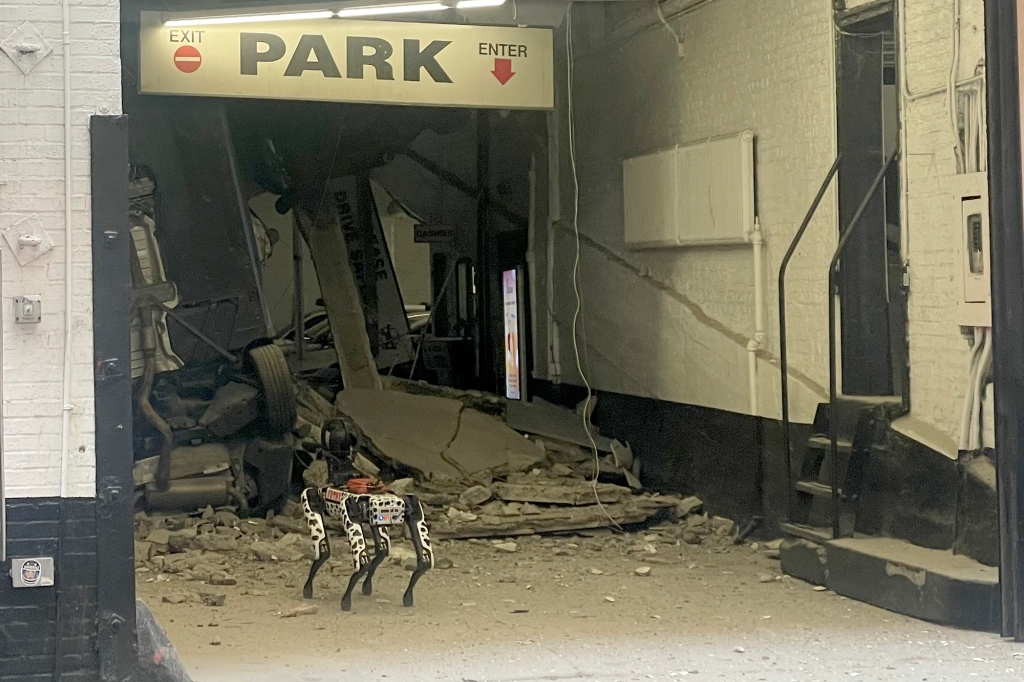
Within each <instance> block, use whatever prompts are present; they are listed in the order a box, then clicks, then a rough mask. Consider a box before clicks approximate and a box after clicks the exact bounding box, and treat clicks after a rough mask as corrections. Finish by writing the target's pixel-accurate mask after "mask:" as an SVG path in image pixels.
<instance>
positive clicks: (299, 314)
mask: <svg viewBox="0 0 1024 682" xmlns="http://www.w3.org/2000/svg"><path fill="white" fill-rule="evenodd" d="M302 239H303V238H302V231H301V230H300V229H299V222H298V220H296V219H294V218H293V219H292V294H293V297H294V299H293V302H292V323H293V324H294V326H295V360H296V366H297V367H298V368H300V369H301V367H302V360H303V356H304V354H305V346H306V343H305V341H306V324H305V321H306V312H305V310H303V306H304V305H305V300H304V298H303V296H304V294H303V290H302Z"/></svg>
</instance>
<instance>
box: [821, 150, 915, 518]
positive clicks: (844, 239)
mask: <svg viewBox="0 0 1024 682" xmlns="http://www.w3.org/2000/svg"><path fill="white" fill-rule="evenodd" d="M899 153H900V148H899V146H897V147H896V148H895V149H894V150H893V151H892V153H891V154H890V155H889V158H887V159H886V160H885V163H884V164H882V170H880V171H878V175H876V176H875V180H874V182H872V183H871V187H870V188H868V193H867V195H866V196H865V197H864V200H863V201H861V202H860V206H858V207H857V212H856V213H854V214H853V218H851V219H850V224H849V225H847V226H846V230H845V231H844V232H843V233H842V236H841V237H840V238H839V245H838V246H836V251H835V253H834V254H832V262H831V263H830V264H829V266H828V440H829V455H830V456H831V458H832V460H831V461H832V471H831V483H832V537H834V538H838V537H840V535H839V467H838V466H836V462H837V457H838V450H839V432H838V431H837V430H836V419H835V414H834V412H835V409H836V397H837V395H838V391H837V389H836V383H837V382H838V379H837V377H836V374H837V371H836V294H837V293H838V292H837V291H836V273H837V271H838V266H839V257H840V256H841V255H842V253H843V249H844V248H846V244H847V243H848V242H849V241H850V237H851V236H852V235H853V233H854V232H855V231H856V230H857V226H858V224H859V223H860V219H861V216H863V215H864V212H865V211H866V210H867V208H868V204H869V203H871V199H872V198H873V197H874V196H875V192H877V191H878V188H879V187H880V186H881V185H882V180H884V179H885V174H886V173H887V172H888V171H889V166H890V165H892V162H893V161H894V160H895V159H896V157H897V156H899Z"/></svg>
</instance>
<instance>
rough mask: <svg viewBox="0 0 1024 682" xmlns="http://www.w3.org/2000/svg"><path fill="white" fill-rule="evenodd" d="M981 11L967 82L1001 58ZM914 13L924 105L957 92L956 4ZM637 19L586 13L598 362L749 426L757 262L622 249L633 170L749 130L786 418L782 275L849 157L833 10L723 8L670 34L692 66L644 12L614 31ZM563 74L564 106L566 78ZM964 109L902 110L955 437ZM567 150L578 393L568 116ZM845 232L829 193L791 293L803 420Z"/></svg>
mask: <svg viewBox="0 0 1024 682" xmlns="http://www.w3.org/2000/svg"><path fill="white" fill-rule="evenodd" d="M962 4H963V21H962V25H963V33H964V38H963V42H962V49H961V65H962V67H961V76H962V77H966V76H969V75H973V73H974V68H975V66H976V65H977V63H978V60H979V59H980V58H981V57H982V56H983V54H984V35H983V22H982V0H964V2H963V3H962ZM907 5H908V6H909V7H908V15H907V17H905V21H906V28H907V33H908V40H907V61H908V74H907V76H908V79H909V82H910V87H911V88H912V89H913V90H914V91H915V92H921V91H925V90H931V89H933V88H936V87H941V86H942V85H944V83H945V80H946V78H947V76H948V72H949V65H950V49H949V35H950V23H951V17H950V10H949V3H948V2H945V1H943V0H921V1H920V2H916V1H915V2H908V3H907ZM628 11H633V10H628V9H627V10H617V9H612V10H607V11H606V10H604V9H602V8H601V7H594V6H585V7H577V8H576V9H575V10H574V14H573V18H574V22H573V23H574V37H575V40H574V43H573V44H574V52H575V61H574V64H575V72H574V88H573V114H574V122H575V131H576V145H575V157H576V167H577V172H578V178H579V186H580V199H579V206H580V209H579V227H580V230H581V233H582V234H583V235H584V240H583V247H582V248H583V251H582V272H581V290H582V292H583V299H584V307H583V309H584V321H585V325H581V329H583V328H584V327H585V332H586V343H585V344H584V346H583V348H582V352H583V361H584V365H585V366H587V367H588V368H589V375H590V378H591V380H592V382H593V383H594V385H595V386H596V387H598V388H601V389H604V390H608V391H615V392H620V393H627V394H632V395H640V396H647V397H654V398H659V399H662V400H669V401H674V402H682V403H689V404H695V405H703V406H708V407H715V408H719V409H725V410H730V411H735V412H749V392H748V378H747V376H748V375H747V354H746V351H745V345H746V342H747V339H749V338H750V337H752V336H753V333H754V314H753V306H754V302H753V292H754V287H753V267H752V255H751V251H750V248H749V247H729V248H690V249H672V250H656V251H631V250H628V249H627V248H626V247H625V245H624V242H623V237H622V234H623V224H622V199H621V197H622V182H621V161H622V159H624V158H628V157H631V156H635V155H638V154H642V153H648V152H652V151H656V150H658V149H661V148H664V147H667V146H670V145H672V144H678V143H685V142H689V141H694V140H700V139H703V138H706V137H710V136H717V135H724V134H731V133H736V132H739V131H741V130H744V129H750V130H753V131H754V132H755V134H756V135H757V142H756V149H757V152H756V153H757V158H756V164H757V168H756V173H757V182H758V186H757V192H758V213H759V216H760V220H761V227H762V230H763V232H764V238H765V273H766V281H765V282H764V285H765V286H764V291H765V296H766V301H765V303H766V323H767V324H766V331H767V348H766V353H765V355H763V356H762V357H761V359H760V360H759V362H758V386H759V399H760V413H761V414H762V415H764V416H768V417H774V418H778V417H779V416H780V404H779V373H778V366H777V357H778V353H779V347H778V305H777V301H778V287H777V276H778V269H779V266H780V263H781V260H782V257H783V255H784V254H785V251H786V248H787V247H788V245H789V242H790V240H791V238H792V236H793V234H794V233H795V231H796V229H797V226H798V225H799V223H800V220H801V219H802V217H803V214H804V212H805V211H806V210H807V208H808V207H809V205H810V202H811V199H812V198H813V196H814V193H815V192H816V191H817V188H818V186H819V184H820V183H821V181H822V179H823V178H824V177H825V173H826V171H827V169H828V167H829V165H830V164H831V162H832V160H833V158H834V155H835V134H836V133H835V106H836V105H835V74H834V42H833V41H834V38H833V26H832V3H831V2H830V0H763V1H761V2H756V3H752V2H748V1H745V0H716V2H714V3H711V4H708V5H707V6H706V7H703V8H701V9H698V10H696V11H693V12H690V13H688V14H685V15H683V16H682V17H679V18H676V19H672V20H671V23H672V26H673V28H675V30H676V31H677V32H678V33H679V35H680V36H681V38H682V41H683V51H684V56H683V57H682V58H680V57H679V54H678V51H677V47H676V41H675V38H674V37H673V36H672V35H671V34H670V33H669V32H668V31H667V30H666V29H665V28H664V27H663V26H662V25H661V24H660V23H659V22H658V20H657V18H656V16H655V15H654V14H653V11H652V10H650V9H644V10H640V12H641V14H640V15H639V17H637V16H634V17H633V18H631V19H630V20H628V21H623V20H622V17H621V16H613V15H612V12H620V13H621V12H628ZM669 13H671V12H669ZM557 77H558V79H559V80H558V88H559V92H560V94H564V93H565V88H566V83H565V80H566V76H565V74H557ZM563 101H564V100H563ZM946 112H947V109H946V99H945V94H944V93H940V94H939V95H936V96H932V97H928V98H923V99H920V100H918V101H915V102H912V103H910V105H909V106H908V108H907V109H906V111H904V112H903V117H904V119H903V120H904V123H905V125H906V128H907V134H908V145H907V146H908V157H909V161H908V166H909V168H908V171H909V203H910V207H909V215H908V216H906V217H905V219H904V220H905V224H904V228H905V229H906V230H908V234H909V251H908V255H909V258H910V261H911V294H910V303H909V319H910V322H909V334H910V351H911V390H912V395H911V402H912V411H913V414H914V416H916V417H918V418H919V419H921V420H923V421H925V422H927V423H928V424H931V425H933V426H935V427H936V428H938V429H940V430H941V431H942V432H944V433H947V434H950V435H952V434H953V433H954V432H955V431H956V429H957V414H958V411H959V409H960V401H961V398H960V391H959V386H961V384H962V383H963V381H962V378H963V375H964V367H965V363H966V357H967V346H966V344H965V343H964V342H963V341H962V340H961V338H960V334H959V329H958V326H957V324H956V319H955V311H956V291H955V289H954V267H955V260H956V258H957V254H956V243H957V241H958V238H959V234H958V232H957V221H956V218H955V217H954V215H953V214H952V211H951V210H950V209H951V203H950V200H949V198H948V191H949V177H950V176H951V175H952V174H953V173H954V172H955V168H954V162H953V152H952V145H953V142H952V139H953V138H952V133H951V132H950V125H949V122H948V114H947V113H946ZM561 134H562V147H563V149H562V151H563V154H562V156H561V159H560V160H561V168H562V178H561V194H562V204H563V216H564V218H565V222H566V226H565V228H564V229H558V230H557V234H558V241H557V254H556V257H557V262H558V263H561V264H562V267H556V268H555V272H556V295H555V300H554V302H553V304H552V306H553V309H554V311H555V314H556V317H557V319H558V321H559V323H560V326H561V329H562V330H563V332H562V338H563V341H562V353H563V355H562V370H563V379H564V380H567V381H570V382H573V383H577V382H579V378H578V376H577V374H576V371H575V367H574V364H575V363H574V356H573V351H572V347H571V332H570V331H569V330H570V325H571V321H572V318H573V312H574V310H575V298H574V295H573V289H572V279H571V264H572V262H573V259H574V256H575V249H576V245H575V239H574V237H573V235H572V232H571V227H572V222H571V221H572V196H573V178H572V175H571V172H570V168H571V160H570V157H569V154H568V144H567V142H566V141H567V140H568V128H567V125H566V120H565V117H564V116H563V117H562V130H561ZM833 189H834V188H833ZM836 219H837V218H836V195H835V192H834V191H830V192H829V194H827V195H826V197H825V200H824V201H823V202H822V205H821V207H820V208H819V210H818V213H817V215H816V217H815V219H814V220H813V221H812V223H811V225H810V227H809V229H808V231H807V234H806V236H805V237H804V240H803V242H802V243H801V246H800V248H799V249H798V251H797V253H796V256H795V257H794V259H793V260H792V262H791V263H790V268H789V274H788V277H787V302H788V305H787V311H788V325H789V334H788V339H789V358H790V364H791V367H792V368H793V369H794V370H795V371H796V373H798V374H799V376H797V377H794V378H791V382H790V386H791V391H792V400H793V408H794V409H793V412H794V416H795V418H797V419H799V420H801V421H804V422H809V421H810V419H811V418H812V416H813V410H814V406H815V404H816V403H817V402H819V401H821V400H823V399H824V397H825V395H827V394H825V393H823V387H826V386H827V384H828V335H827V329H828V325H827V306H828V298H827V277H826V275H827V272H826V271H827V262H828V259H829V258H830V256H831V254H832V251H833V249H834V248H835V239H836ZM541 239H542V238H541V237H538V240H541ZM535 293H538V292H535ZM539 293H540V294H541V295H543V292H539ZM580 336H581V338H582V333H581V335H580ZM951 387H952V390H951Z"/></svg>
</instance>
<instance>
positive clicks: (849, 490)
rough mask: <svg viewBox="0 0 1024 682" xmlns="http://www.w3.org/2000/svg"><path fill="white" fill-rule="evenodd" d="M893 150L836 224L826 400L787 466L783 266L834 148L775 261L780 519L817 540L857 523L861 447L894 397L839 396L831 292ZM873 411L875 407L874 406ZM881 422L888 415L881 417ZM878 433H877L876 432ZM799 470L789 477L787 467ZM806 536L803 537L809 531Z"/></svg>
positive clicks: (864, 450) (873, 440) (843, 533)
mask: <svg viewBox="0 0 1024 682" xmlns="http://www.w3.org/2000/svg"><path fill="white" fill-rule="evenodd" d="M898 156H899V147H897V148H896V149H894V150H893V151H892V153H891V154H890V155H889V157H888V158H887V159H886V160H885V163H883V164H882V168H881V170H879V171H878V175H876V176H875V179H874V181H873V182H872V183H871V187H870V188H869V189H868V191H867V194H866V195H865V197H864V199H863V200H862V201H861V204H860V206H858V208H857V211H856V212H855V213H854V214H853V217H852V218H851V219H850V224H849V225H848V226H847V228H846V230H843V231H841V235H842V236H841V237H840V239H839V244H838V245H837V246H836V250H835V252H834V253H833V255H832V261H831V263H830V264H829V269H828V294H829V300H828V332H829V334H828V355H829V402H828V403H827V404H822V405H819V406H818V409H817V413H816V414H815V418H814V429H813V434H812V435H811V437H810V439H809V440H808V442H807V447H806V449H805V452H804V453H803V455H802V457H799V460H800V461H799V463H798V465H797V466H794V459H797V458H795V457H794V452H793V448H792V443H791V434H790V426H791V424H790V419H789V358H788V354H787V347H786V340H787V339H786V270H787V268H788V267H789V261H790V260H791V259H792V258H793V254H794V253H795V252H796V249H797V246H798V245H799V244H800V240H801V239H802V238H803V236H804V233H805V232H806V231H807V226H808V225H809V224H810V222H811V218H813V217H814V213H815V211H817V209H818V205H819V204H820V203H821V200H822V198H823V197H824V196H825V192H826V190H827V189H828V186H829V185H830V184H831V182H832V179H833V178H834V177H835V176H836V173H837V172H838V171H839V162H840V160H841V159H842V156H841V155H838V156H836V159H835V162H833V164H832V167H831V168H830V169H829V171H828V174H827V175H826V176H825V179H824V181H823V182H822V184H821V187H820V188H819V189H818V193H817V194H816V195H815V197H814V201H813V202H811V207H810V208H809V209H808V211H807V214H806V215H805V216H804V219H803V222H802V223H801V224H800V227H799V229H797V232H796V235H794V237H793V241H792V242H790V245H789V249H788V250H787V251H786V255H785V256H784V257H783V259H782V264H781V266H780V267H779V351H780V356H781V357H780V360H781V362H780V369H781V373H782V376H781V379H782V438H783V443H784V447H785V453H786V458H785V461H786V480H787V481H788V482H789V488H790V490H789V498H788V510H789V514H788V519H789V523H788V524H785V525H784V530H786V531H787V532H789V533H791V534H793V535H797V536H800V537H805V538H806V539H809V540H813V541H816V542H820V541H822V540H823V539H834V538H840V537H849V536H851V535H852V534H853V532H854V528H855V526H856V506H857V504H856V503H857V495H858V494H859V483H860V480H861V479H862V478H863V471H864V464H865V459H866V455H867V454H868V453H869V451H870V448H871V447H874V446H876V445H877V446H878V447H883V446H882V445H881V444H880V443H881V442H884V430H883V431H882V432H881V433H879V430H878V428H876V425H877V424H878V423H879V419H878V416H880V415H881V414H883V413H884V411H883V412H878V410H879V409H880V408H881V406H883V405H886V404H892V403H893V402H894V401H895V402H896V403H897V404H899V405H901V406H902V404H903V400H902V399H901V398H886V397H883V398H875V397H864V398H858V397H848V396H840V395H839V388H838V367H837V359H836V345H837V344H836V298H837V296H838V293H839V292H838V284H837V278H836V275H837V273H838V271H839V262H840V257H841V256H842V254H843V250H844V248H845V247H846V245H847V244H848V243H849V240H850V237H852V236H853V235H854V233H856V231H857V227H858V226H859V224H860V219H861V217H862V216H863V215H864V212H865V210H866V209H867V207H868V204H869V203H870V201H871V199H872V197H874V195H875V194H876V193H877V192H878V189H879V188H880V187H881V186H882V182H883V180H884V179H885V174H886V172H887V171H888V170H889V166H891V165H892V163H893V162H894V161H895V160H896V158H897V157H898ZM876 412H877V414H876ZM881 422H882V423H884V426H885V428H887V427H888V419H883V420H881ZM879 436H882V437H881V438H880V437H879ZM795 469H796V470H799V478H794V476H793V473H794V470H795ZM808 536H810V537H808Z"/></svg>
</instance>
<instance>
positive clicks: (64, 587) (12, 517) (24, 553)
mask: <svg viewBox="0 0 1024 682" xmlns="http://www.w3.org/2000/svg"><path fill="white" fill-rule="evenodd" d="M61 504H62V502H61V500H60V499H59V498H49V497H47V498H25V499H11V500H7V535H8V538H7V554H8V556H9V557H30V556H50V557H54V560H55V563H56V564H57V566H58V568H57V579H56V585H55V586H54V587H37V588H22V589H14V588H13V587H12V584H11V579H10V577H9V576H8V573H9V571H10V562H9V561H8V562H7V563H6V564H4V565H3V567H2V569H0V573H2V574H3V576H2V577H0V682H15V681H17V682H43V681H44V680H45V681H47V682H49V681H50V680H52V679H53V673H54V666H55V664H56V661H55V655H56V642H57V637H58V623H57V596H58V591H59V592H60V594H61V597H62V606H61V618H60V627H59V636H60V648H61V660H60V669H59V671H60V678H59V679H61V680H64V681H65V682H72V681H73V682H85V681H87V680H88V681H91V680H97V679H99V658H98V655H97V652H96V579H97V570H96V504H95V500H92V499H79V498H71V499H65V500H64V501H63V505H64V518H65V528H64V542H63V551H64V558H63V561H59V560H58V559H57V534H58V525H59V523H58V520H59V517H60V510H61ZM61 567H63V570H61Z"/></svg>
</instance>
